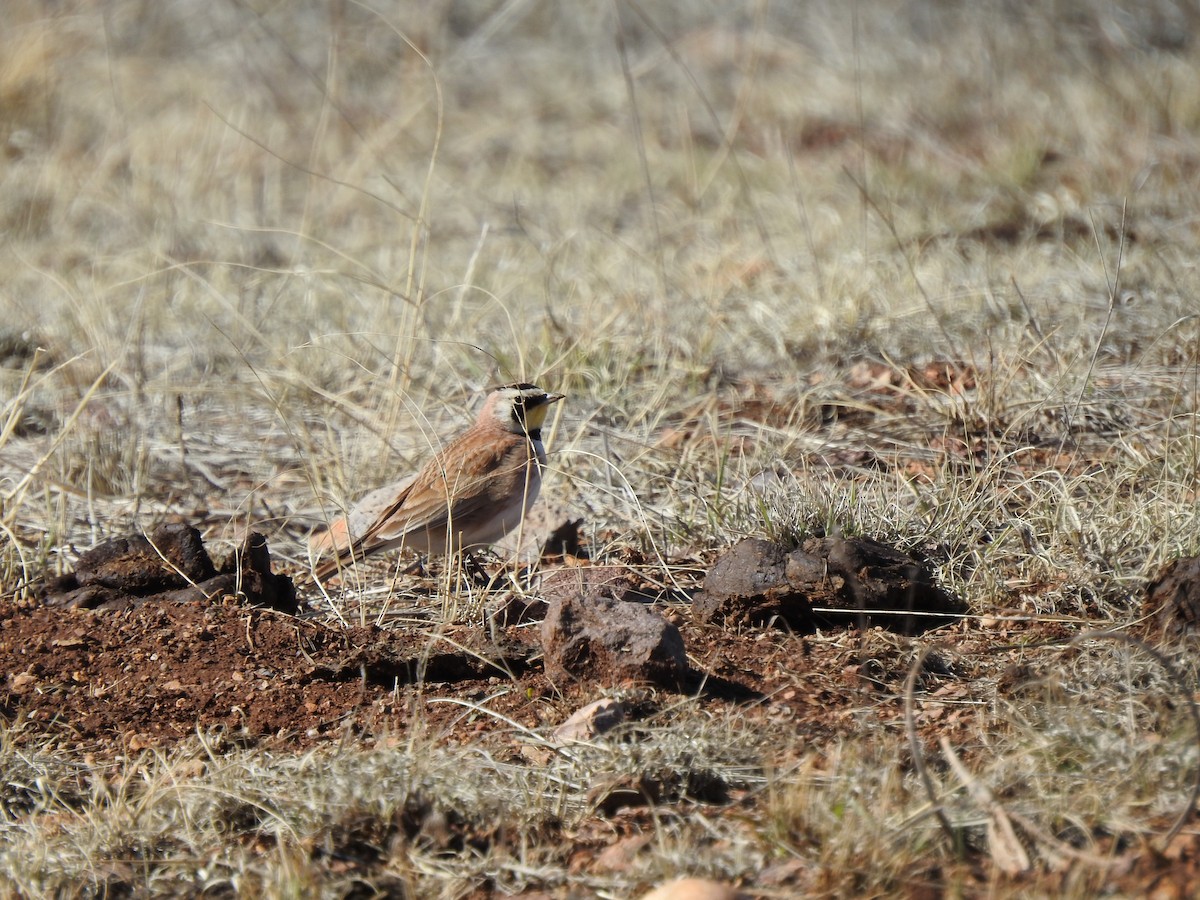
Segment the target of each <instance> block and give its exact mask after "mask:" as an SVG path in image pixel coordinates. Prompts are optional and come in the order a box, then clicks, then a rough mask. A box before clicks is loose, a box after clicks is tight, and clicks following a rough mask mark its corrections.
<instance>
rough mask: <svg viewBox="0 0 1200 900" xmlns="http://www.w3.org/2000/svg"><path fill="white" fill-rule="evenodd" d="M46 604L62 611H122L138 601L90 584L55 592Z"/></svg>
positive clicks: (50, 595) (48, 596) (101, 586)
mask: <svg viewBox="0 0 1200 900" xmlns="http://www.w3.org/2000/svg"><path fill="white" fill-rule="evenodd" d="M60 587H61V585H60ZM44 602H45V604H46V606H56V607H60V608H62V609H99V610H120V609H129V608H130V607H132V606H133V605H134V603H135V602H136V599H135V598H133V597H130V596H129V595H128V594H123V593H121V592H120V591H116V590H113V589H112V588H106V587H104V586H103V585H98V584H90V585H86V586H84V587H79V586H75V587H74V588H70V589H67V590H57V591H54V592H53V593H50V594H47V596H46V599H45V601H44Z"/></svg>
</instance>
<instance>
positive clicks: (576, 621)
mask: <svg viewBox="0 0 1200 900" xmlns="http://www.w3.org/2000/svg"><path fill="white" fill-rule="evenodd" d="M604 589H605V590H607V587H605V588H604ZM542 649H543V651H544V654H545V662H544V664H545V668H546V674H547V676H548V677H549V678H550V680H551V681H556V682H564V681H570V680H587V681H595V682H598V683H601V684H617V683H644V682H650V683H654V684H660V685H665V686H670V687H678V686H679V685H680V684H682V682H683V679H684V677H685V676H686V675H687V670H688V665H687V655H686V654H685V653H684V649H683V638H682V636H680V634H679V629H678V628H676V627H675V626H674V625H671V624H670V623H669V622H667V621H666V619H664V618H663V617H662V616H661V615H659V614H658V613H657V612H655V611H654V610H653V609H651V608H649V607H648V606H645V605H643V604H641V603H631V602H628V601H625V600H617V599H614V598H613V597H611V596H607V595H605V594H600V593H594V594H592V595H591V596H589V595H588V594H586V593H584V592H577V593H575V594H571V595H558V596H556V597H555V598H554V599H553V600H551V601H550V605H549V609H548V611H547V613H546V618H545V620H544V621H543V622H542Z"/></svg>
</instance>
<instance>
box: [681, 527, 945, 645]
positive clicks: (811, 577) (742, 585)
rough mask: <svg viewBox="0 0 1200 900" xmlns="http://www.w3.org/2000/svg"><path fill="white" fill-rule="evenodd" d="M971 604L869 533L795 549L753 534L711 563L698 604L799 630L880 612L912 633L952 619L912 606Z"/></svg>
mask: <svg viewBox="0 0 1200 900" xmlns="http://www.w3.org/2000/svg"><path fill="white" fill-rule="evenodd" d="M964 609H965V607H964V605H963V604H962V603H961V601H959V600H958V599H957V598H955V597H953V596H951V595H950V594H948V593H947V592H945V591H943V590H942V589H941V588H940V587H938V586H937V584H936V583H935V582H934V580H933V576H932V574H931V573H930V572H929V570H928V568H927V567H926V566H924V565H923V564H922V563H921V562H920V561H918V560H916V559H914V558H913V557H911V556H909V555H908V554H906V553H902V552H901V551H899V550H897V549H895V548H894V547H889V546H888V545H886V544H882V543H880V542H879V541H875V540H871V539H870V538H809V539H808V540H806V541H804V543H803V544H802V545H801V546H800V547H798V548H796V549H794V550H791V551H788V550H787V549H786V548H784V547H783V546H781V545H779V544H776V543H773V542H771V541H764V540H759V539H754V538H751V539H747V540H744V541H741V542H740V543H738V544H736V545H735V546H734V547H732V548H731V549H730V550H729V551H728V552H726V553H725V554H724V555H722V556H721V558H720V559H718V560H717V562H716V564H714V565H713V567H712V569H711V570H709V573H708V575H707V577H706V578H705V580H704V587H703V589H702V590H701V591H700V593H699V594H698V595H697V597H696V600H695V603H694V605H693V610H694V612H695V614H696V616H697V618H698V619H699V620H700V621H702V622H717V623H724V622H732V623H737V622H746V623H750V624H771V623H780V624H784V625H786V626H788V627H790V628H793V629H796V630H800V631H810V630H812V629H813V628H815V627H817V626H821V625H830V624H840V623H846V622H858V623H859V624H862V625H866V624H870V623H871V622H872V621H873V620H872V617H871V614H872V613H874V619H875V620H876V621H878V623H879V624H882V625H884V626H885V627H888V628H891V629H894V630H898V631H905V632H909V633H911V632H915V631H923V630H925V629H927V628H932V627H934V626H936V625H941V624H944V623H945V621H946V619H943V618H939V617H937V616H932V617H930V616H924V615H913V614H912V613H952V612H960V611H963V610H964Z"/></svg>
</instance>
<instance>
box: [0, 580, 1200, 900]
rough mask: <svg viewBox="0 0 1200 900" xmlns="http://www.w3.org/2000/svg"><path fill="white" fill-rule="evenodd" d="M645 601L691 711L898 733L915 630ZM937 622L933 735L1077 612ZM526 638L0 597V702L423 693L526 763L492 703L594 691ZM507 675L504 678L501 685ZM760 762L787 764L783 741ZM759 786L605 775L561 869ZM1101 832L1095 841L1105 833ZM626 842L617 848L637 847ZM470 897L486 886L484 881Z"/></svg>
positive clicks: (361, 736) (46, 712)
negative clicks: (681, 668)
mask: <svg viewBox="0 0 1200 900" xmlns="http://www.w3.org/2000/svg"><path fill="white" fill-rule="evenodd" d="M645 590H647V592H649V591H650V590H652V589H651V588H650V586H645ZM658 606H659V607H660V608H662V609H663V610H664V612H665V614H666V615H667V617H668V619H670V620H671V621H672V622H674V623H675V624H676V625H678V626H679V628H680V630H681V633H682V635H683V638H684V642H685V645H686V647H687V651H688V658H689V661H690V663H691V665H692V669H693V671H692V676H691V678H690V680H689V682H688V683H687V684H686V685H685V686H684V688H683V691H682V693H684V694H688V695H691V696H695V697H697V698H698V703H699V706H700V709H701V711H702V712H707V713H711V714H716V715H719V714H736V715H738V716H740V717H743V718H744V720H745V721H747V722H750V723H753V722H755V721H758V722H760V723H761V727H762V728H763V730H764V732H767V731H770V730H772V729H776V730H778V729H781V728H782V729H785V730H787V731H788V732H789V733H790V734H791V735H792V736H793V737H794V738H795V740H792V741H789V742H787V745H786V746H787V747H789V748H792V749H790V750H781V753H784V754H786V753H789V752H791V753H794V752H796V750H795V748H800V747H808V748H811V747H814V746H817V747H819V746H823V745H827V744H828V743H829V742H831V741H833V740H835V739H837V738H839V737H851V736H852V735H853V734H854V733H856V732H861V731H862V729H863V728H864V724H865V723H869V725H870V727H872V728H876V729H879V728H882V729H883V733H884V734H891V735H892V739H893V740H896V741H897V746H904V745H903V743H902V736H903V734H904V730H905V727H906V720H905V703H904V694H905V692H904V682H905V679H906V677H907V675H908V670H909V667H910V665H911V663H912V660H913V658H914V656H915V653H914V646H913V643H912V641H911V640H910V639H909V638H906V637H904V636H902V635H898V634H894V633H891V632H889V631H886V630H884V629H882V628H878V627H873V628H869V629H866V630H859V629H857V628H853V627H851V628H844V629H840V630H831V631H829V632H824V633H822V632H817V633H813V634H809V635H801V634H796V633H793V632H789V631H786V630H781V629H774V628H763V627H749V626H747V627H734V626H716V625H712V624H703V623H700V622H698V621H696V620H695V619H694V617H693V615H692V611H691V608H690V605H689V604H688V603H687V602H686V601H685V600H683V599H681V598H679V597H678V596H671V597H664V598H663V599H661V600H660V601H659V603H658ZM489 631H490V633H485V632H489ZM930 637H931V635H929V634H927V635H926V636H925V638H924V640H926V641H928V640H929V638H930ZM936 637H937V638H938V648H939V649H935V650H934V651H933V652H932V653H931V654H930V656H929V658H928V659H927V660H926V662H925V664H924V666H923V669H922V671H921V672H920V674H919V675H918V678H917V686H918V687H917V689H918V692H919V694H920V697H921V703H920V704H919V710H918V712H917V714H916V716H915V720H914V721H915V725H916V727H917V730H918V735H919V739H920V740H921V743H922V745H923V747H924V748H925V752H927V753H930V754H932V753H934V752H936V746H937V739H938V738H939V737H942V736H948V737H949V738H950V739H951V740H952V741H955V742H956V743H958V744H959V745H961V746H970V745H971V740H970V736H971V734H972V732H973V730H974V729H975V728H976V724H977V723H976V716H977V715H979V714H980V713H979V712H978V710H979V708H980V706H979V704H978V703H977V702H972V701H985V700H991V699H994V698H995V696H996V695H997V692H1003V691H1012V690H1017V689H1019V687H1020V682H1021V680H1022V678H1023V677H1025V676H1024V674H1023V671H1022V670H1021V668H1020V667H1019V666H1013V665H1012V664H1011V660H1012V654H1011V653H1010V652H1009V651H1010V650H1011V649H1012V648H1013V647H1018V646H1027V647H1032V646H1039V645H1043V644H1046V643H1055V642H1061V641H1063V640H1065V639H1067V638H1069V637H1070V632H1069V630H1068V629H1067V628H1066V627H1065V626H1063V625H1056V624H1053V623H1045V622H1041V623H1017V624H1014V623H1009V622H1005V621H1004V620H1003V619H1002V618H997V620H996V621H994V622H993V621H985V622H983V623H981V622H979V621H978V620H963V621H961V622H959V623H957V624H954V625H950V626H946V627H944V628H943V629H941V630H940V631H939V632H937V633H936ZM540 653H541V647H540V644H539V641H538V631H537V627H536V623H523V624H520V625H514V626H511V627H503V628H502V627H494V628H491V629H487V628H484V627H480V626H471V625H455V626H442V627H440V628H436V629H435V628H431V626H430V625H429V624H428V623H425V624H422V625H420V626H411V627H406V626H403V625H401V626H396V625H394V624H389V625H388V626H387V627H386V628H384V627H377V626H374V625H341V624H338V623H330V622H329V621H328V620H318V619H317V618H316V617H314V616H313V615H311V614H310V615H308V616H305V615H303V614H302V615H300V616H295V615H289V614H286V613H283V612H279V611H276V610H271V609H263V608H252V607H248V606H245V605H242V604H240V603H238V602H236V601H234V600H232V599H228V600H226V601H224V602H220V603H201V602H183V603H178V602H160V601H156V600H149V601H146V602H144V603H142V604H140V605H137V606H134V607H132V608H127V609H121V610H86V609H56V608H49V607H45V606H39V605H28V604H25V605H16V604H12V603H8V604H6V605H3V606H0V666H3V671H4V672H6V673H7V677H6V679H5V683H4V686H3V688H2V690H0V712H2V713H3V715H4V717H5V719H6V720H7V721H8V722H9V723H10V725H11V726H12V730H13V734H14V736H15V738H16V739H17V740H19V741H30V742H37V743H41V744H45V743H46V742H47V741H50V742H52V743H53V744H55V745H57V746H58V747H59V748H60V749H63V750H70V751H73V752H76V753H82V754H88V755H92V756H98V757H110V758H111V757H122V756H127V755H129V754H134V753H137V752H139V751H141V750H145V749H148V748H156V749H169V748H170V747H171V746H172V745H174V744H176V743H177V742H180V741H182V740H185V739H188V738H190V737H192V736H194V735H195V734H196V733H197V731H200V732H202V733H204V734H205V735H206V736H208V738H209V739H211V740H213V741H215V742H216V744H217V745H218V746H220V745H221V744H222V743H224V744H225V745H226V746H232V745H238V746H256V747H263V748H269V749H272V750H274V751H278V752H281V751H304V750H306V749H310V748H313V747H317V746H319V745H321V744H322V743H328V742H333V741H344V740H347V739H354V740H357V741H361V742H365V743H367V744H370V743H373V742H383V743H385V742H387V741H390V740H394V739H395V738H396V736H397V735H398V734H401V733H403V732H404V730H405V728H406V726H408V724H409V723H410V722H411V721H412V719H413V716H414V714H415V713H417V712H419V715H420V718H421V721H422V723H423V725H424V726H425V727H427V728H430V729H433V730H434V731H435V732H436V733H437V734H439V735H440V740H442V741H444V742H445V743H446V744H449V745H453V744H467V743H470V744H472V745H474V746H485V747H487V748H488V749H489V751H490V752H492V753H494V754H497V755H498V756H501V757H503V758H509V759H512V760H514V761H521V760H524V761H525V762H527V763H528V764H535V763H536V760H532V759H531V758H530V757H529V753H528V751H529V748H528V746H526V744H525V741H524V740H523V738H522V736H521V735H520V734H519V733H514V730H513V728H512V727H511V726H510V725H508V724H506V723H505V722H504V720H503V718H501V716H503V717H506V718H508V719H510V720H513V721H516V722H517V723H519V724H520V725H522V726H525V727H528V728H545V727H548V726H553V725H556V724H559V723H560V722H561V721H563V720H564V719H565V718H566V717H567V716H568V715H569V714H570V713H571V712H572V711H574V710H575V709H577V708H579V707H580V706H582V705H584V704H585V703H587V702H589V701H590V700H592V699H595V697H596V696H597V686H595V685H584V684H575V685H570V684H568V685H566V686H565V687H564V686H562V685H558V686H556V685H554V684H552V683H551V682H550V681H549V680H547V678H546V676H545V674H544V673H543V671H542V666H541V659H540ZM502 684H503V685H511V686H512V687H513V688H515V689H513V690H508V691H505V692H501V691H497V687H498V686H499V685H502ZM641 696H642V702H641V704H640V705H639V704H638V703H635V704H633V706H632V709H631V714H632V715H633V716H634V717H635V718H636V717H637V716H638V715H647V714H651V713H652V712H653V711H654V710H656V709H660V708H661V707H662V706H664V705H666V704H668V703H670V702H673V700H676V699H678V697H671V696H667V693H664V692H661V691H659V690H656V689H646V691H645V692H644V693H643V694H642V695H641ZM438 697H454V698H457V699H459V700H467V701H470V700H479V701H483V700H484V699H485V698H487V703H488V707H489V709H491V710H492V711H493V712H495V713H499V714H500V715H499V716H497V715H486V716H485V715H472V714H469V712H464V708H463V707H462V706H461V705H456V704H445V703H430V702H428V701H429V700H430V699H434V698H438ZM968 754H969V751H968ZM774 762H775V763H776V764H778V765H781V766H784V765H787V763H788V762H789V760H788V759H786V758H782V757H781V758H780V759H778V760H775V761H774ZM760 802H761V800H757V799H755V798H754V797H752V796H749V795H747V794H745V793H744V792H739V791H737V790H730V789H729V788H728V786H726V785H723V784H704V783H701V782H700V781H697V782H696V783H695V784H690V783H689V784H687V785H683V786H680V785H674V786H665V785H658V786H654V785H650V786H648V785H646V784H641V783H637V784H634V783H631V784H630V785H624V786H621V785H615V786H613V789H612V790H611V791H610V792H609V793H608V794H607V795H605V796H598V797H597V803H596V813H595V817H594V820H588V821H586V822H584V823H583V826H582V827H579V828H576V829H574V830H573V831H572V833H571V835H570V836H567V835H562V836H560V837H561V839H562V840H563V841H564V842H565V843H564V844H563V850H562V852H563V853H564V854H567V856H568V857H569V859H570V865H571V867H572V868H574V869H577V870H585V869H586V870H589V871H594V870H595V869H596V868H597V867H600V868H603V867H604V866H606V865H610V864H612V859H613V854H614V853H615V852H616V851H615V850H614V849H613V848H619V847H621V846H623V845H622V844H621V841H623V840H627V841H636V839H637V836H638V835H639V834H643V833H646V829H648V828H652V827H653V820H654V819H655V817H657V816H661V815H663V814H664V813H666V814H678V815H688V814H690V813H691V812H695V811H700V812H702V813H703V815H706V816H720V815H733V816H739V817H743V816H750V817H756V816H760V815H762V814H763V810H762V809H761V808H760V807H759V805H758V804H759V803H760ZM413 816H414V817H415V818H414V822H411V823H408V824H407V825H405V824H404V823H397V824H395V825H394V827H396V828H409V829H410V830H414V831H420V829H421V827H422V826H421V823H420V811H419V810H415V811H413ZM643 820H644V821H643ZM377 824H378V823H376V825H377ZM452 824H453V823H452ZM1168 824H1169V823H1163V828H1164V829H1165V828H1166V827H1167V826H1168ZM354 827H356V826H354V824H353V823H347V825H346V829H347V832H346V834H345V835H343V836H342V838H344V840H342V839H341V838H339V840H340V841H341V843H343V844H345V848H343V849H344V850H345V851H346V852H344V853H343V854H342V857H341V859H340V861H339V863H338V864H339V865H340V866H347V865H349V866H350V867H351V868H352V869H355V870H361V874H362V876H363V877H364V878H371V879H376V880H373V881H372V884H374V885H375V887H376V889H378V888H380V887H383V888H384V895H386V893H387V891H386V886H384V885H383V882H380V881H378V880H377V878H376V876H381V875H382V874H383V873H381V872H377V871H376V869H377V867H378V865H379V860H378V854H372V853H366V852H364V853H363V854H360V855H359V856H358V857H356V856H355V855H354V854H353V853H352V852H350V850H352V849H353V847H355V846H359V845H363V846H366V844H370V842H369V841H368V842H366V844H364V842H363V841H362V840H359V838H357V837H355V833H352V832H353V831H354ZM476 831H477V828H476V826H471V825H470V824H469V823H458V825H457V826H456V827H453V828H450V829H449V831H446V832H445V834H444V835H443V837H444V838H445V840H446V841H448V842H449V843H448V844H447V849H451V850H452V849H453V848H454V847H456V846H460V845H462V844H463V842H464V841H465V842H470V841H472V840H478V841H483V842H485V843H486V842H488V841H491V840H494V839H495V836H494V835H492V836H489V835H486V834H481V833H480V834H477V833H476ZM359 837H361V836H359ZM1099 840H1100V844H1101V846H1103V843H1104V839H1103V837H1101V838H1100V839H1099ZM335 843H336V841H335ZM346 848H350V849H346ZM635 849H636V848H632V846H631V852H634V851H635ZM606 853H607V855H605V854H606ZM959 865H960V868H956V869H955V871H954V881H955V883H959V884H961V883H963V880H964V878H965V879H966V881H967V883H975V884H978V886H979V888H980V890H981V891H983V890H988V889H989V886H991V889H994V888H995V886H996V884H997V883H1003V884H1006V885H1008V886H1009V887H1015V888H1017V889H1018V890H1020V889H1021V885H1022V884H1023V885H1024V887H1025V888H1026V889H1032V890H1034V891H1035V892H1040V891H1050V892H1054V891H1057V890H1060V889H1067V888H1068V887H1069V886H1070V885H1071V884H1076V885H1077V884H1078V882H1077V881H1076V882H1072V881H1071V879H1072V878H1076V879H1077V878H1079V877H1080V876H1079V873H1078V871H1076V870H1075V869H1074V868H1073V867H1067V868H1065V869H1064V870H1062V871H1053V870H1049V869H1045V870H1036V871H1037V874H1031V875H1029V876H1023V877H1022V878H1018V879H1016V880H1013V879H1007V880H1002V881H1000V882H998V881H997V879H1002V876H1000V875H999V874H998V873H997V871H996V870H995V867H994V865H993V863H992V860H991V859H990V858H989V857H988V855H987V853H986V851H984V850H982V849H981V850H977V851H973V852H971V851H969V852H968V855H967V857H966V858H965V860H964V861H963V862H962V863H961V864H959ZM1072 873H1074V874H1072ZM802 874H803V873H802V872H801V871H800V870H798V869H797V870H795V871H790V870H789V871H784V870H770V871H768V872H765V873H764V874H763V879H762V881H761V882H760V883H759V884H758V885H757V886H756V885H754V884H747V885H743V887H744V888H746V889H748V890H751V891H754V890H759V889H761V890H763V891H768V892H774V893H775V894H776V895H778V892H780V891H783V892H784V893H785V894H786V893H787V891H788V890H789V889H796V890H799V889H801V888H802V887H803V888H805V889H807V888H811V887H812V885H810V884H807V883H804V882H802V881H799V880H796V879H799V878H801V876H802ZM949 874H950V870H946V871H938V872H927V873H913V877H912V880H911V883H910V887H912V888H913V890H915V891H916V893H917V894H920V892H921V891H920V890H919V889H918V888H919V886H920V885H923V884H924V885H926V886H927V887H928V889H929V890H931V891H934V892H936V891H937V890H938V885H941V884H944V883H945V879H946V878H947V876H948V875H949ZM1087 878H1090V879H1091V880H1090V881H1088V882H1087V883H1089V884H1094V885H1095V886H1096V887H1097V888H1099V887H1100V886H1101V885H1103V886H1105V887H1107V888H1108V889H1115V890H1117V891H1118V892H1121V893H1125V894H1130V895H1132V894H1143V893H1147V894H1148V893H1151V892H1157V893H1154V896H1161V897H1182V896H1194V895H1196V893H1197V892H1198V891H1200V835H1196V834H1193V833H1189V832H1186V831H1185V832H1184V833H1183V834H1181V835H1180V836H1179V837H1177V838H1176V839H1175V842H1174V843H1172V844H1171V845H1170V847H1168V848H1165V849H1164V848H1155V847H1153V846H1150V845H1147V848H1146V851H1145V852H1144V853H1142V854H1141V855H1139V856H1137V857H1136V860H1135V862H1134V863H1133V864H1132V866H1125V867H1124V868H1123V870H1121V871H1111V872H1096V871H1091V872H1090V874H1089V875H1088V876H1087ZM385 880H386V879H385ZM789 886H790V887H789ZM476 896H480V897H483V896H491V894H490V893H489V892H488V891H487V890H486V889H481V890H480V892H479V893H478V894H477V895H476Z"/></svg>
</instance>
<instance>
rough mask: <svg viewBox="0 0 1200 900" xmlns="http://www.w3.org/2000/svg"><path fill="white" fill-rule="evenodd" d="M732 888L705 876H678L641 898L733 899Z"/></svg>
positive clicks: (682, 899) (643, 899)
mask: <svg viewBox="0 0 1200 900" xmlns="http://www.w3.org/2000/svg"><path fill="white" fill-rule="evenodd" d="M736 897H737V893H736V892H735V891H734V890H733V888H731V887H729V886H727V885H724V884H718V883H717V882H715V881H709V880H708V879H706V878H679V879H677V880H675V881H671V882H668V883H667V884H664V885H662V886H660V887H657V888H655V889H654V890H652V891H651V892H650V893H648V894H644V895H643V896H642V900H735V898H736Z"/></svg>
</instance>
